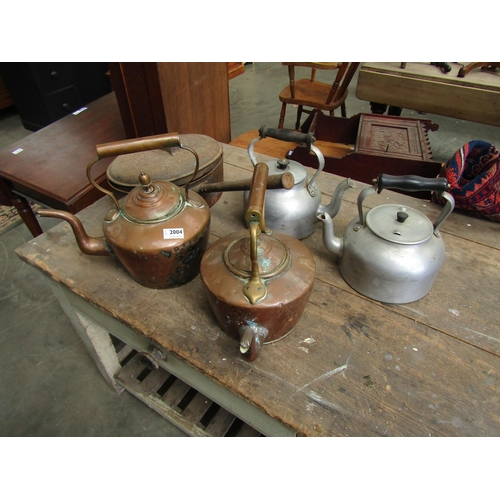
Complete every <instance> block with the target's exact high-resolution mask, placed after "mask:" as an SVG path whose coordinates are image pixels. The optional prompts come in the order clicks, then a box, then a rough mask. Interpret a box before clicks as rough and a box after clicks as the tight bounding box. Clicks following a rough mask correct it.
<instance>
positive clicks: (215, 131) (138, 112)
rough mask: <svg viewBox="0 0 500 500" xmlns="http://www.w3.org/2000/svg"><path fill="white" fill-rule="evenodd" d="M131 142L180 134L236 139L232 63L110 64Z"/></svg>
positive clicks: (217, 138) (226, 139)
mask: <svg viewBox="0 0 500 500" xmlns="http://www.w3.org/2000/svg"><path fill="white" fill-rule="evenodd" d="M109 69H110V76H111V80H112V83H113V89H114V90H115V92H116V97H117V100H118V105H119V107H120V113H121V116H122V120H123V124H124V127H125V132H126V134H127V137H128V138H133V137H143V136H148V135H156V134H163V133H166V132H177V133H179V134H203V135H208V136H209V137H212V138H214V139H216V140H218V141H220V142H225V143H228V142H229V141H230V140H231V123H230V114H229V84H228V63H225V62H224V63H205V62H201V63H197V62H173V63H170V62H168V63H167V62H159V63H155V62H150V63H109Z"/></svg>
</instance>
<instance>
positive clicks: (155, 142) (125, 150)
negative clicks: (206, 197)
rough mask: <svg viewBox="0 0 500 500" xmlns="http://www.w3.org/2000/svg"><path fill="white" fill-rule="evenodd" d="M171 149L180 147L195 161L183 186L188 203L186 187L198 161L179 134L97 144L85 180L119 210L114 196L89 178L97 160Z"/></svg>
mask: <svg viewBox="0 0 500 500" xmlns="http://www.w3.org/2000/svg"><path fill="white" fill-rule="evenodd" d="M173 147H180V148H182V149H187V150H188V151H190V152H191V153H192V154H193V155H194V157H195V160H196V166H195V169H194V172H193V176H192V177H191V178H190V179H189V180H188V181H187V182H186V184H185V186H184V191H185V198H186V201H188V186H189V184H190V183H191V182H192V181H193V179H194V178H195V177H196V175H197V174H198V169H199V168H200V159H199V157H198V154H197V153H196V151H194V150H193V149H191V148H190V147H188V146H184V145H182V144H181V140H180V137H179V134H177V133H171V134H161V135H151V136H148V137H140V138H138V139H126V140H123V141H117V142H108V143H106V144H98V145H97V146H96V152H97V157H96V158H94V159H93V160H92V161H91V162H90V163H89V164H88V165H87V178H88V180H89V182H90V183H91V184H92V185H93V186H94V187H95V188H96V189H98V190H99V191H101V192H102V193H104V194H107V195H108V196H110V197H111V199H112V200H113V202H114V203H115V206H116V209H117V210H120V205H119V204H118V200H117V199H116V197H115V195H114V194H113V193H112V192H111V191H108V190H107V189H104V188H103V187H102V186H99V184H97V182H96V181H95V180H94V179H93V178H92V177H91V175H90V169H91V168H92V166H93V165H95V164H96V163H97V162H98V161H99V160H102V159H103V158H109V157H110V156H118V155H123V154H130V153H140V152H144V151H151V150H152V149H162V148H173Z"/></svg>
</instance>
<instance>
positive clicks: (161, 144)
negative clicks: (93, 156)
mask: <svg viewBox="0 0 500 500" xmlns="http://www.w3.org/2000/svg"><path fill="white" fill-rule="evenodd" d="M180 145H181V139H180V137H179V134H177V133H175V132H174V133H171V134H161V135H150V136H148V137H139V138H137V139H126V140H124V141H116V142H108V143H106V144H98V145H97V146H96V147H95V149H96V151H97V156H99V158H101V159H102V158H109V157H110V156H118V155H126V154H129V153H140V152H142V151H150V150H152V149H162V148H174V147H180Z"/></svg>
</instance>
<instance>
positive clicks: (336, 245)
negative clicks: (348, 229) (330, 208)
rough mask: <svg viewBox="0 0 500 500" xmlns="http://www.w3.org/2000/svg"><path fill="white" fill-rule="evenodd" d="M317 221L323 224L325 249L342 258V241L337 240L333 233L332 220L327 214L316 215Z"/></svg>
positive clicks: (341, 239) (340, 239)
mask: <svg viewBox="0 0 500 500" xmlns="http://www.w3.org/2000/svg"><path fill="white" fill-rule="evenodd" d="M318 220H320V221H321V222H322V223H323V245H324V246H325V248H326V249H327V250H328V251H329V252H331V253H333V254H334V255H336V256H337V257H339V258H340V257H342V252H343V249H344V239H343V238H338V237H337V236H335V234H334V232H333V220H332V218H331V216H330V214H329V213H328V212H325V213H322V214H319V215H318Z"/></svg>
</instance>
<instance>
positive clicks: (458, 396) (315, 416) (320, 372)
mask: <svg viewBox="0 0 500 500" xmlns="http://www.w3.org/2000/svg"><path fill="white" fill-rule="evenodd" d="M257 156H258V157H259V155H257ZM260 157H261V159H266V158H268V157H265V156H262V155H260ZM224 167H225V178H226V179H227V180H231V179H236V178H242V177H249V176H250V175H251V163H250V160H249V159H248V155H247V152H246V151H245V150H244V149H240V148H236V147H233V146H228V145H224ZM311 172H312V171H311ZM341 180H342V179H341V178H340V177H337V176H334V175H331V174H325V173H323V174H321V175H320V176H319V181H318V184H319V185H320V187H321V190H322V192H323V202H326V201H328V199H329V197H330V196H331V194H332V193H333V190H334V188H335V187H336V185H337V184H338V183H339V182H340V181H341ZM357 187H358V188H357V189H351V190H349V191H348V192H347V193H346V195H345V196H344V202H343V204H342V207H341V209H340V213H339V214H338V215H337V217H336V218H335V219H334V225H335V232H336V234H337V235H339V236H340V235H342V234H343V231H344V229H345V227H346V226H347V224H348V223H349V222H350V220H351V219H352V218H354V217H355V216H356V214H357V206H356V203H355V202H356V198H357V196H358V194H359V192H360V188H363V187H365V185H361V184H360V183H357ZM385 203H404V204H405V205H407V206H412V207H414V208H417V209H418V210H420V211H421V212H423V213H425V214H426V215H427V216H428V217H429V218H430V219H431V220H435V218H436V217H437V214H438V213H439V212H440V210H441V207H440V206H438V205H434V204H432V203H429V202H422V200H419V199H416V198H410V197H407V196H403V195H400V194H396V193H392V192H390V191H386V190H385V191H383V192H382V193H381V194H379V195H373V196H370V197H369V198H367V199H366V201H365V205H366V206H367V207H372V206H375V205H377V204H385ZM111 206H112V202H111V200H109V199H108V197H105V198H103V199H101V200H100V201H98V202H96V203H95V204H94V205H92V206H90V207H88V208H87V209H85V210H83V211H82V212H80V218H81V220H82V221H83V223H84V226H85V227H86V229H87V231H88V233H89V234H90V235H92V236H100V235H102V221H103V218H104V214H105V213H106V211H107V209H108V207H111ZM242 211H243V202H242V194H241V193H237V192H236V193H234V192H233V193H224V194H223V195H222V197H221V199H220V200H219V201H218V202H217V203H216V204H215V205H214V206H213V207H212V224H211V235H212V236H211V238H212V241H215V239H217V238H219V237H222V236H225V235H226V234H229V233H231V232H233V231H235V230H238V229H241V228H242V227H244V226H243V222H242ZM499 231H500V226H499V225H498V223H494V222H490V221H487V220H482V219H478V218H475V217H471V216H468V215H464V214H461V213H459V212H454V213H452V214H451V216H450V217H449V218H448V219H447V220H446V221H445V223H444V225H443V226H442V228H441V233H442V235H443V238H444V243H445V247H446V259H445V263H444V265H443V267H442V269H441V271H440V273H439V275H438V277H437V279H436V281H435V283H434V286H433V288H432V290H431V292H430V293H429V294H428V295H426V296H425V297H424V298H422V299H421V300H419V301H417V302H413V303H410V304H404V305H388V304H382V303H379V302H376V301H373V300H371V299H368V298H365V297H363V296H361V295H359V294H358V293H357V292H355V291H354V290H352V289H351V288H350V287H349V286H348V285H347V284H346V283H345V282H344V280H343V279H342V277H341V276H340V273H339V271H338V267H337V263H336V261H335V258H334V257H333V256H332V255H331V254H330V253H328V252H327V251H326V250H325V249H324V247H323V244H322V241H321V239H322V228H321V227H320V225H319V224H318V227H317V229H316V231H315V232H314V234H313V235H311V236H310V237H308V238H307V239H305V240H303V241H304V243H305V244H306V245H307V246H308V247H309V248H310V249H311V251H312V252H313V255H314V258H315V260H316V265H317V277H316V281H315V285H314V289H313V292H312V295H311V298H310V302H309V304H308V306H307V308H306V310H305V312H304V315H303V316H302V318H301V320H300V322H299V324H298V326H297V327H296V329H295V330H294V331H293V332H292V333H291V334H290V335H288V336H287V337H285V338H283V339H281V340H280V341H278V342H276V343H274V344H269V345H265V346H264V348H263V350H262V353H261V355H260V356H259V357H258V358H257V360H256V361H255V362H253V363H247V362H245V361H243V359H242V358H241V357H240V355H239V349H238V343H237V342H236V341H234V340H232V339H231V338H229V337H228V336H226V335H225V334H224V333H223V332H222V330H221V329H220V328H219V325H218V324H217V322H216V320H215V318H214V316H213V314H212V312H211V310H210V308H209V306H208V302H207V300H206V298H205V294H204V290H203V287H202V283H201V279H200V277H199V276H198V277H197V278H196V279H195V280H193V281H192V282H190V283H188V284H187V285H184V286H182V287H180V288H177V289H172V290H152V289H148V288H144V287H141V286H140V285H138V284H136V283H135V282H134V281H133V280H132V279H131V278H130V277H129V276H128V274H127V273H126V271H125V270H124V269H123V268H122V267H121V265H120V264H119V263H118V262H117V261H116V260H115V259H114V258H112V257H91V256H87V255H84V254H82V253H81V252H80V250H79V249H78V247H77V245H76V242H75V238H74V236H73V233H72V231H71V229H70V227H69V225H68V224H67V223H65V222H63V223H61V224H59V225H57V226H56V227H54V228H53V229H51V230H49V231H48V232H46V233H45V234H43V235H41V236H39V237H38V238H36V239H34V240H32V241H30V242H28V243H27V244H25V245H24V246H22V247H21V248H19V249H18V250H17V254H18V255H19V257H20V258H21V259H23V260H24V261H26V262H27V263H29V264H30V265H32V266H33V267H35V268H37V269H39V270H40V271H41V272H43V273H45V274H46V275H48V276H49V277H50V278H51V279H53V280H55V281H57V282H60V283H62V284H63V285H65V286H67V287H68V288H69V289H71V290H72V291H73V292H75V293H76V294H78V295H80V296H81V297H83V298H85V299H86V300H88V301H89V302H91V303H92V304H94V305H95V306H97V307H98V308H100V309H102V310H103V311H105V312H107V313H108V314H110V315H112V316H113V317H116V318H118V319H119V320H121V321H122V322H123V323H125V324H127V325H128V326H130V327H131V328H133V329H134V330H136V331H137V332H140V333H141V334H142V335H145V336H146V337H148V338H150V339H151V340H152V341H154V342H155V343H157V344H160V345H161V346H163V347H164V348H165V349H166V350H168V351H170V352H171V353H174V354H175V355H176V356H178V357H179V358H180V359H182V360H184V361H185V362H186V363H187V364H188V365H190V366H192V367H194V368H196V369H197V370H199V371H200V372H202V373H203V374H205V375H206V376H207V377H209V378H210V379H212V380H214V381H216V382H217V383H218V384H220V385H221V386H223V387H225V388H227V389H229V390H230V391H232V392H233V393H234V394H236V395H238V396H240V397H241V398H243V399H245V400H247V401H249V402H251V403H252V404H254V405H255V406H256V407H258V408H259V409H261V410H262V411H264V412H266V413H267V414H269V415H270V416H272V417H273V418H275V419H277V420H279V421H281V422H282V423H284V424H285V425H287V426H289V427H290V428H292V429H293V430H295V431H296V432H297V433H298V435H308V436H320V435H323V436H376V435H381V436H429V435H431V436H448V435H452V436H498V435H500V358H499V355H500V327H499V325H500V299H499V295H500V294H499V289H500V285H499V283H500V248H499V246H500V240H499Z"/></svg>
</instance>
